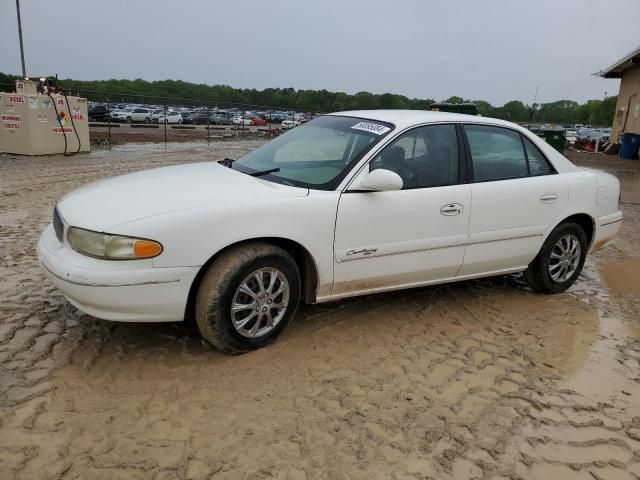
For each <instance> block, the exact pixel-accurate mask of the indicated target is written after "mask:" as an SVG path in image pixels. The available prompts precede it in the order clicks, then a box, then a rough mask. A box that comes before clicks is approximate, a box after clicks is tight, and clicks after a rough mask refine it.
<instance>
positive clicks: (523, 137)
mask: <svg viewBox="0 0 640 480" xmlns="http://www.w3.org/2000/svg"><path fill="white" fill-rule="evenodd" d="M519 133H520V138H521V140H522V146H523V148H524V155H525V157H526V159H527V169H528V170H529V176H530V177H545V176H547V175H557V174H558V171H557V170H556V167H554V166H553V163H551V162H550V161H549V159H548V158H547V156H546V155H545V154H544V153H543V152H542V150H540V147H538V146H537V145H536V144H535V142H534V141H533V140H531V139H530V138H527V136H526V135H524V134H523V133H522V132H519ZM525 140H528V141H529V143H530V144H531V145H532V146H533V148H535V149H536V151H537V152H538V153H539V154H540V156H541V157H542V160H543V161H544V162H545V163H546V164H547V166H548V167H549V170H551V171H550V172H549V173H540V174H538V175H531V164H530V163H529V152H527V143H526V141H525Z"/></svg>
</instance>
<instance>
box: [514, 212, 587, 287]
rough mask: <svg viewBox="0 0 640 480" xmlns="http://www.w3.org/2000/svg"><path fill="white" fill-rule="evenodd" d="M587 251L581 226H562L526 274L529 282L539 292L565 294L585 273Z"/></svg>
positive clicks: (541, 250)
mask: <svg viewBox="0 0 640 480" xmlns="http://www.w3.org/2000/svg"><path fill="white" fill-rule="evenodd" d="M587 248H588V242H587V236H586V234H585V233H584V230H583V229H582V227H581V226H580V225H578V224H577V223H573V222H567V223H562V224H560V225H558V226H557V227H556V228H555V229H554V230H553V231H552V232H551V234H550V235H549V237H548V238H547V240H546V241H545V242H544V244H543V245H542V248H541V249H540V252H539V253H538V255H537V256H536V258H534V259H533V261H532V262H531V263H530V264H529V268H527V270H526V271H525V272H524V275H525V278H526V279H527V283H529V286H530V287H531V288H533V289H534V290H536V291H537V292H542V293H560V292H564V291H565V290H566V289H567V288H569V287H570V286H571V285H573V283H574V282H575V281H576V279H577V278H578V276H579V275H580V272H582V267H583V266H584V261H585V258H586V257H587Z"/></svg>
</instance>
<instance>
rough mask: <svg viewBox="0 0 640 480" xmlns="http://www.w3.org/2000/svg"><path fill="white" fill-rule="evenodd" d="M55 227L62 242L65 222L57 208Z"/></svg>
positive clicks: (55, 211)
mask: <svg viewBox="0 0 640 480" xmlns="http://www.w3.org/2000/svg"><path fill="white" fill-rule="evenodd" d="M53 229H54V230H55V232H56V237H57V238H58V240H59V241H60V243H62V238H63V234H64V224H63V223H62V218H61V217H60V214H59V213H58V209H57V208H54V209H53Z"/></svg>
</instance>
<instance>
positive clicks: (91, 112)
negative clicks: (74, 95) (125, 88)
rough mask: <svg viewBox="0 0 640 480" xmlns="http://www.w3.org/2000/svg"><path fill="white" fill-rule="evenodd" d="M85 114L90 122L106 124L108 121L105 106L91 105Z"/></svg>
mask: <svg viewBox="0 0 640 480" xmlns="http://www.w3.org/2000/svg"><path fill="white" fill-rule="evenodd" d="M87 114H88V116H89V121H90V122H106V121H108V120H109V109H108V108H107V106H106V105H95V104H94V105H91V106H89V109H88V111H87Z"/></svg>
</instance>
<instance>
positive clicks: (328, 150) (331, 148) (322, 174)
mask: <svg viewBox="0 0 640 480" xmlns="http://www.w3.org/2000/svg"><path fill="white" fill-rule="evenodd" d="M392 129H393V126H392V125H391V124H387V123H385V122H380V121H374V120H365V119H361V118H356V117H341V116H337V115H336V116H333V115H326V116H322V117H318V118H316V119H315V120H313V121H311V122H308V123H306V124H305V125H303V126H301V127H300V128H295V129H291V130H290V131H289V132H287V133H285V134H283V135H280V136H279V137H277V138H275V139H274V140H272V141H270V142H268V143H266V144H264V145H262V146H261V147H259V148H258V149H256V150H254V151H252V152H250V153H248V154H247V155H245V156H244V157H242V158H239V159H238V160H236V161H235V162H233V164H232V165H233V168H234V169H237V170H240V171H243V172H245V173H249V174H250V173H253V172H257V171H264V170H272V169H278V171H276V172H274V173H272V174H270V175H265V176H262V177H261V178H263V179H265V180H272V181H277V182H280V183H288V184H292V185H296V186H304V187H309V188H315V189H320V190H333V189H335V188H336V186H337V185H338V184H339V183H340V181H341V180H342V179H343V178H344V177H345V176H346V174H347V173H348V172H349V171H350V169H351V168H352V167H353V165H354V164H355V163H356V162H357V161H358V160H359V159H360V158H361V157H362V156H363V155H364V154H365V153H366V152H367V151H368V150H369V149H370V148H372V147H373V146H374V145H375V144H376V143H378V142H380V141H381V140H382V139H383V138H384V137H385V135H387V134H388V133H389V132H391V131H392Z"/></svg>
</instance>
